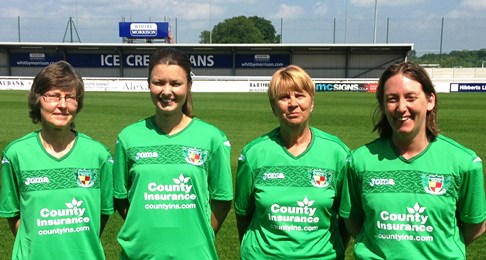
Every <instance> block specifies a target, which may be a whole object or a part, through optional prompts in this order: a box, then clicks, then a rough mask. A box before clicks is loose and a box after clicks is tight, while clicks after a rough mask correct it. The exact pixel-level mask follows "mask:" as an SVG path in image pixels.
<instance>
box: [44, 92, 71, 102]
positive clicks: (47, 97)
mask: <svg viewBox="0 0 486 260" xmlns="http://www.w3.org/2000/svg"><path fill="white" fill-rule="evenodd" d="M42 97H43V98H44V101H46V102H49V103H59V102H61V99H63V98H64V100H65V101H66V103H71V104H76V103H78V97H76V96H75V95H67V96H61V94H44V95H42Z"/></svg>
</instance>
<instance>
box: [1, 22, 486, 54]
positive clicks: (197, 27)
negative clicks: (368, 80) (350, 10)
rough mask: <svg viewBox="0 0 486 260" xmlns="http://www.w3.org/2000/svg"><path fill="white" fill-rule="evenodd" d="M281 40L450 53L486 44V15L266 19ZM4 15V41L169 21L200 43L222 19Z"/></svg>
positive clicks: (101, 37)
mask: <svg viewBox="0 0 486 260" xmlns="http://www.w3.org/2000/svg"><path fill="white" fill-rule="evenodd" d="M263 18H265V17H263ZM265 19H267V20H269V21H271V22H272V24H273V26H274V27H275V30H276V32H277V34H280V35H281V36H282V43H324V44H327V43H350V44H369V43H374V42H376V43H413V44H414V45H415V50H416V52H417V55H422V54H424V53H448V52H450V51H453V50H466V49H467V50H478V49H482V48H486V44H485V42H486V18H484V19H483V18H476V19H474V18H446V19H444V18H441V17H423V18H422V19H420V20H417V19H411V18H407V19H404V18H393V17H391V18H388V17H385V18H382V19H378V20H377V23H376V31H375V24H374V22H375V21H374V19H372V18H370V19H363V18H356V17H348V18H346V19H344V18H334V17H327V18H325V19H311V18H309V19H299V20H289V19H287V20H284V19H268V18H265ZM72 21H73V23H70V17H0V24H2V33H0V41H3V42H83V43H119V42H122V39H121V38H120V37H119V36H118V23H119V22H120V21H133V22H147V21H165V22H169V25H170V29H171V31H172V34H173V36H174V37H175V42H176V43H192V44H193V43H198V42H199V39H200V38H199V37H200V35H201V32H202V31H204V30H209V29H210V28H212V27H213V26H214V25H216V24H218V23H220V22H223V20H214V19H213V20H209V19H193V18H192V19H187V18H184V17H150V18H149V17H148V18H146V19H138V20H133V19H131V18H130V17H128V18H127V17H118V18H110V17H98V18H96V19H83V18H82V17H73V18H72Z"/></svg>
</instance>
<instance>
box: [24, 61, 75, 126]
mask: <svg viewBox="0 0 486 260" xmlns="http://www.w3.org/2000/svg"><path fill="white" fill-rule="evenodd" d="M52 89H60V90H71V89H74V90H76V97H77V101H78V108H77V110H76V113H79V111H81V109H82V108H83V104H84V83H83V79H82V77H81V75H80V74H79V73H78V72H76V71H75V70H74V68H73V67H72V66H71V64H69V63H67V62H65V61H58V62H55V63H52V64H50V65H47V66H46V67H44V68H43V69H42V70H41V71H40V72H39V73H37V75H36V76H35V78H34V81H33V82H32V87H31V88H30V92H29V96H28V105H29V109H30V111H29V116H30V118H31V119H32V122H33V123H34V124H36V123H38V122H40V121H41V120H42V118H41V113H40V97H41V96H42V95H44V94H45V93H46V92H47V91H49V90H52ZM71 128H74V122H71Z"/></svg>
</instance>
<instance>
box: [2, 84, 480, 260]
mask: <svg viewBox="0 0 486 260" xmlns="http://www.w3.org/2000/svg"><path fill="white" fill-rule="evenodd" d="M374 105H375V99H374V95H373V94H370V93H354V92H353V93H351V92H347V93H345V92H321V93H317V94H316V100H315V106H314V112H313V113H312V116H311V125H312V126H314V127H317V128H319V129H321V130H324V131H326V132H328V133H331V134H335V135H337V136H339V137H340V138H341V139H342V140H343V141H344V142H345V143H346V144H347V145H348V146H349V147H350V148H351V149H354V148H357V147H358V146H360V145H362V144H365V143H366V142H369V141H371V140H372V139H374V138H376V136H377V135H376V134H375V133H371V129H372V123H371V115H372V111H373V108H374ZM194 108H195V113H196V116H197V117H199V118H201V119H203V120H206V121H208V122H210V123H212V124H214V125H216V126H217V127H219V128H220V129H222V130H223V131H225V132H226V134H227V135H228V138H229V139H230V141H231V144H232V154H231V164H232V169H233V174H235V173H236V163H237V158H238V155H239V153H240V151H241V149H242V148H243V146H244V145H245V144H246V143H248V142H249V141H251V140H252V139H254V138H256V137H257V136H260V135H262V134H264V133H266V132H268V131H270V130H271V129H273V128H274V127H276V126H277V125H278V122H277V120H276V119H275V117H274V116H273V115H272V113H271V110H270V106H269V103H268V99H267V96H266V94H265V93H194ZM0 111H1V113H0V122H1V126H0V149H2V150H3V148H4V147H5V146H6V145H7V143H8V142H10V141H12V140H13V139H16V138H19V137H21V136H23V135H25V134H26V133H28V132H30V131H33V130H35V129H38V128H39V126H38V125H34V124H32V123H31V121H30V119H29V118H28V109H27V92H25V91H0ZM153 113H154V106H153V104H152V102H151V100H150V97H149V94H148V93H112V92H87V93H86V99H85V107H84V108H83V110H82V111H81V112H80V114H79V115H78V117H77V118H76V128H77V130H78V131H80V132H84V133H86V134H88V135H89V136H91V137H93V138H94V139H97V140H99V141H100V142H102V143H104V144H105V145H107V146H108V147H109V148H110V149H111V151H114V144H115V140H116V136H117V134H118V132H119V131H120V130H121V129H122V128H123V127H124V126H126V125H128V124H131V123H133V122H135V121H137V120H140V119H142V118H145V117H147V116H150V115H152V114H153ZM439 127H440V129H441V130H442V133H443V134H444V135H446V136H448V137H451V138H453V139H455V140H457V141H458V142H460V143H461V144H463V145H465V146H466V147H468V148H470V149H472V150H474V151H475V152H476V153H477V154H478V155H479V156H480V157H481V158H483V160H484V159H485V158H486V145H484V142H483V141H484V139H485V138H486V94H480V93H448V94H439ZM121 224H122V221H121V219H120V217H119V216H118V215H117V214H115V215H113V216H112V217H111V218H110V220H109V222H108V225H107V227H106V229H105V231H104V233H103V235H102V242H103V245H104V247H105V251H106V256H107V259H118V253H119V250H120V249H119V246H118V244H117V241H116V234H117V232H118V230H119V228H120V226H121ZM0 238H1V242H0V259H10V258H11V250H12V245H13V236H12V234H11V233H10V230H9V228H8V226H7V223H6V221H4V220H1V221H0ZM216 245H217V248H218V253H219V255H220V258H221V259H223V260H226V259H238V258H239V243H238V235H237V232H236V221H235V216H234V212H233V210H231V211H230V213H229V215H228V218H227V219H226V221H225V222H224V224H223V227H222V228H221V230H220V233H219V234H218V236H217V239H216ZM351 247H352V246H350V247H349V248H348V251H347V259H352V248H351ZM467 255H468V257H467V258H468V259H481V258H482V257H484V255H486V236H483V237H482V238H480V239H479V240H477V241H476V242H474V243H473V244H472V245H471V246H469V247H468V249H467Z"/></svg>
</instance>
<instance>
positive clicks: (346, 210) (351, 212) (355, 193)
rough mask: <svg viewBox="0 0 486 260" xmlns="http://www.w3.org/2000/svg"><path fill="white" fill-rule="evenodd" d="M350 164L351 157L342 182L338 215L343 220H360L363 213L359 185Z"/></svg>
mask: <svg viewBox="0 0 486 260" xmlns="http://www.w3.org/2000/svg"><path fill="white" fill-rule="evenodd" d="M352 162H353V160H352V156H351V157H349V159H348V167H347V172H346V176H345V178H344V182H343V188H342V198H341V207H340V210H339V215H340V216H341V217H343V218H362V216H363V215H364V212H363V205H362V202H361V185H360V182H359V179H358V176H357V174H356V172H355V171H354V167H353V164H352Z"/></svg>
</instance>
